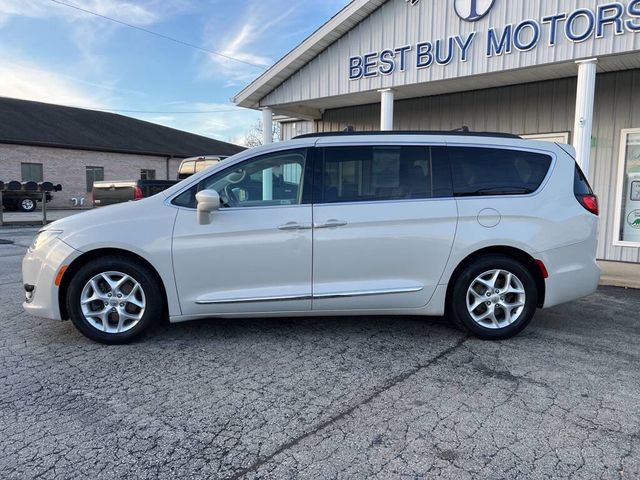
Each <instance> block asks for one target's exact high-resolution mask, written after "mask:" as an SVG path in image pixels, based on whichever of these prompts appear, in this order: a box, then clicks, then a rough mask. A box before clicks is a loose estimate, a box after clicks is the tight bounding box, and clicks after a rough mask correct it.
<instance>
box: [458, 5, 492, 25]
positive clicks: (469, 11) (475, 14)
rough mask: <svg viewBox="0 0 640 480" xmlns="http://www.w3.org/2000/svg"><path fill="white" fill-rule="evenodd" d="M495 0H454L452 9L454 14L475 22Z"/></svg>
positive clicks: (487, 10)
mask: <svg viewBox="0 0 640 480" xmlns="http://www.w3.org/2000/svg"><path fill="white" fill-rule="evenodd" d="M494 3H496V0H455V2H454V5H453V7H454V9H455V11H456V14H457V15H458V16H459V17H460V18H461V19H462V20H465V21H467V22H477V21H478V20H480V19H481V18H483V17H484V16H485V15H486V14H487V13H489V10H491V7H493V4H494Z"/></svg>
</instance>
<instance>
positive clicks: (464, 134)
mask: <svg viewBox="0 0 640 480" xmlns="http://www.w3.org/2000/svg"><path fill="white" fill-rule="evenodd" d="M393 135H407V136H408V135H411V136H443V135H444V136H452V137H453V136H455V137H457V136H461V137H495V138H513V139H521V138H522V137H520V136H519V135H515V134H513V133H504V132H472V131H470V130H468V129H461V130H446V131H445V130H389V131H372V132H356V131H351V130H350V131H344V132H318V133H306V134H304V135H298V136H297V137H295V138H296V139H300V138H323V137H355V136H358V137H363V136H373V137H379V136H393Z"/></svg>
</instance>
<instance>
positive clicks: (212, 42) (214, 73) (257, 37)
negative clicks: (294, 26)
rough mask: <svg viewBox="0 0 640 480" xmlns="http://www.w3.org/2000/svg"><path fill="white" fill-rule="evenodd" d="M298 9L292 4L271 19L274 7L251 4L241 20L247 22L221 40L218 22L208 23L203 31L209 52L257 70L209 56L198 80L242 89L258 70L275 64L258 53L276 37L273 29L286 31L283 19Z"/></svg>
mask: <svg viewBox="0 0 640 480" xmlns="http://www.w3.org/2000/svg"><path fill="white" fill-rule="evenodd" d="M297 8H299V6H298V4H294V5H293V6H289V7H288V8H286V9H285V10H284V11H283V12H282V13H280V15H274V14H273V5H270V6H264V5H257V4H252V5H250V6H249V7H248V11H247V12H246V13H245V14H243V15H241V16H240V17H241V18H244V19H246V20H244V22H243V23H241V24H238V25H235V26H233V27H232V28H228V26H227V28H225V29H224V30H225V31H227V32H231V33H230V34H228V35H226V36H224V35H223V36H222V37H221V36H220V32H221V31H222V29H221V28H220V25H219V24H218V23H217V22H219V20H218V19H216V21H215V22H211V23H209V25H207V27H206V28H205V44H206V46H207V47H208V48H210V49H212V50H216V51H218V52H220V53H222V54H224V55H227V56H229V57H233V58H236V59H239V60H242V61H244V62H248V63H251V64H254V65H256V66H251V65H246V64H243V63H240V62H234V61H233V60H230V59H227V58H224V57H221V56H218V55H213V54H212V55H207V56H206V60H205V62H204V63H203V65H202V68H201V71H200V77H201V78H203V79H210V78H218V79H220V78H222V79H225V80H226V81H227V83H226V85H225V87H230V86H237V85H244V84H246V83H248V82H250V81H251V80H253V79H255V78H256V76H257V75H258V74H260V73H261V71H262V70H261V69H260V68H259V67H260V66H262V67H265V68H266V67H269V66H271V65H272V64H273V61H274V59H273V58H271V57H269V56H267V55H264V54H261V53H259V52H261V51H264V46H265V43H268V42H269V37H270V36H274V35H276V34H278V33H277V32H275V31H274V28H275V27H276V26H278V30H279V31H282V30H284V29H286V23H285V21H286V19H287V18H288V17H290V16H291V15H292V13H293V12H294V11H295V10H296V9H297ZM256 52H258V53H256Z"/></svg>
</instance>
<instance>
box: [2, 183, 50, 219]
mask: <svg viewBox="0 0 640 480" xmlns="http://www.w3.org/2000/svg"><path fill="white" fill-rule="evenodd" d="M61 190H62V185H54V184H53V183H51V182H40V183H37V182H18V181H15V180H13V181H10V182H7V183H5V182H3V181H1V180H0V192H2V207H3V208H4V209H5V210H7V211H21V212H33V211H34V210H35V209H36V207H37V206H38V202H40V203H42V198H43V194H44V198H45V201H46V202H47V203H48V202H50V201H51V200H52V199H53V196H52V194H51V192H59V191H61Z"/></svg>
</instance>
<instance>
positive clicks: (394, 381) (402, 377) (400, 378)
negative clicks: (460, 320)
mask: <svg viewBox="0 0 640 480" xmlns="http://www.w3.org/2000/svg"><path fill="white" fill-rule="evenodd" d="M468 339H469V337H468V335H467V336H464V337H462V338H461V339H459V340H458V341H457V342H456V343H455V344H454V345H452V346H451V347H449V348H447V349H445V350H443V351H442V352H440V353H439V354H438V355H436V356H435V357H433V358H432V359H431V360H429V361H428V362H427V363H424V364H419V365H415V366H414V367H413V368H411V369H410V370H407V371H405V372H403V373H401V374H399V375H396V376H395V377H392V378H390V379H389V380H387V381H386V382H384V383H383V384H382V385H380V386H378V387H377V388H376V389H374V391H373V392H372V393H371V394H370V395H369V396H367V397H366V398H364V399H363V400H362V401H360V402H358V403H356V404H355V405H353V406H351V407H349V408H347V409H346V410H344V411H342V412H340V413H339V414H337V415H335V416H333V417H331V418H329V419H327V420H325V421H324V422H322V423H320V424H319V425H317V426H316V427H315V428H314V429H312V430H310V431H308V432H305V433H303V434H301V435H299V436H297V437H296V438H294V439H292V440H290V441H289V442H287V443H284V444H282V445H281V446H280V447H278V448H277V449H276V450H275V451H273V452H272V453H271V454H269V455H267V456H265V457H262V458H258V460H256V461H255V462H254V463H253V464H251V465H250V466H248V467H245V468H243V469H242V470H239V471H238V472H236V473H235V474H233V475H231V476H228V477H226V478H225V480H237V479H240V478H242V477H244V476H245V475H247V474H249V473H251V472H255V471H256V470H258V469H259V468H260V467H262V466H263V465H265V464H267V463H269V462H270V461H271V460H273V459H274V458H275V457H277V456H278V455H280V454H281V453H283V452H285V451H287V450H289V449H290V448H293V447H295V446H296V445H298V444H300V443H301V442H303V441H304V440H306V439H307V438H309V437H311V436H313V435H315V434H316V433H318V432H320V431H321V430H324V429H325V428H327V427H329V426H331V425H333V424H334V423H336V422H338V421H340V420H341V419H343V418H345V417H347V416H348V415H350V414H351V413H353V412H354V411H356V410H357V409H358V408H360V407H363V406H365V405H368V404H369V403H371V402H372V401H373V400H375V399H376V398H377V397H379V396H380V395H382V394H383V393H384V392H386V391H387V390H389V389H391V388H393V387H395V386H396V385H398V384H400V383H402V382H405V381H406V380H408V379H409V378H411V377H413V376H414V375H416V374H417V373H418V372H420V371H421V370H424V369H425V368H429V367H431V366H432V365H434V364H435V363H437V362H438V361H440V360H442V359H443V358H444V357H446V356H448V355H450V354H452V353H453V352H455V351H456V350H457V349H459V348H460V347H462V346H463V345H464V344H465V342H466V341H467V340H468Z"/></svg>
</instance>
